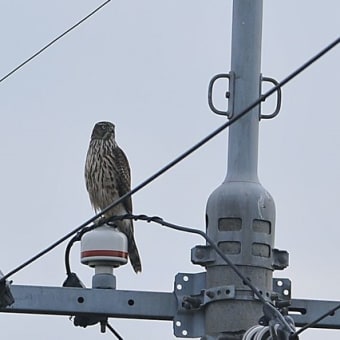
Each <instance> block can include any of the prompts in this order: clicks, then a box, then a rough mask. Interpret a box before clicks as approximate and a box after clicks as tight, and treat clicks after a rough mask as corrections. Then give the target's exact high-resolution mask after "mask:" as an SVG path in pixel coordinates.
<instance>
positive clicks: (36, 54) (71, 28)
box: [0, 0, 111, 83]
mask: <svg viewBox="0 0 340 340" xmlns="http://www.w3.org/2000/svg"><path fill="white" fill-rule="evenodd" d="M110 1H111V0H107V1H105V2H104V3H102V4H101V5H100V6H98V7H97V8H96V9H94V10H93V11H92V12H91V13H90V14H88V15H87V16H86V17H84V18H83V19H81V20H80V21H78V22H77V23H76V24H74V25H73V26H72V27H70V28H69V29H68V30H66V31H65V32H64V33H62V34H60V35H59V36H58V37H56V38H55V39H53V40H52V41H51V42H49V43H48V44H47V45H45V46H44V47H43V48H41V49H40V50H39V51H38V52H36V53H34V54H33V55H32V56H31V57H29V58H28V59H26V60H25V61H24V62H22V63H21V64H20V65H18V66H17V67H15V68H14V69H13V70H12V71H10V72H8V73H7V74H6V75H5V76H3V77H2V78H1V79H0V83H1V82H3V81H4V80H5V79H7V78H8V77H10V76H11V75H12V74H14V73H15V72H17V71H18V70H20V69H21V68H22V67H23V66H25V65H26V64H27V63H29V62H30V61H31V60H33V59H34V58H35V57H37V56H38V55H39V54H41V53H42V52H44V51H45V50H46V49H48V48H49V47H50V46H52V45H53V44H54V43H56V42H57V41H58V40H60V39H61V38H63V37H64V36H65V35H66V34H68V33H70V32H71V31H72V30H74V29H75V28H76V27H78V26H79V25H80V24H82V23H83V22H84V21H86V20H87V19H89V18H90V17H91V16H92V15H94V14H95V13H97V12H98V11H99V10H100V9H102V8H103V7H104V6H105V5H107V4H108V3H109V2H110Z"/></svg>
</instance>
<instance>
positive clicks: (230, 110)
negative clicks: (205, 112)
mask: <svg viewBox="0 0 340 340" xmlns="http://www.w3.org/2000/svg"><path fill="white" fill-rule="evenodd" d="M222 78H227V79H228V80H229V91H227V92H226V94H225V97H226V98H227V99H228V111H222V110H219V109H217V108H216V106H215V105H214V102H213V99H212V93H213V89H214V84H215V82H216V80H218V79H222ZM234 85H235V73H234V72H232V71H231V72H229V74H227V73H220V74H217V75H216V76H214V77H212V78H211V80H210V82H209V87H208V104H209V107H210V110H211V111H213V112H214V113H216V114H218V115H223V116H227V117H228V118H231V117H232V115H233V112H234Z"/></svg>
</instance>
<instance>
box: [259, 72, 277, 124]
mask: <svg viewBox="0 0 340 340" xmlns="http://www.w3.org/2000/svg"><path fill="white" fill-rule="evenodd" d="M262 82H269V83H272V84H273V85H274V86H278V85H279V83H278V81H277V80H275V79H274V78H269V77H261V85H262ZM261 93H262V91H261ZM276 93H277V100H276V108H275V111H274V112H273V113H270V114H260V119H272V118H274V117H276V116H277V115H278V114H279V112H280V109H281V98H282V92H281V88H280V87H278V88H277V90H276ZM263 101H265V99H263Z"/></svg>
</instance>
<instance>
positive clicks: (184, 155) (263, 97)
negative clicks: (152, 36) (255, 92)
mask: <svg viewBox="0 0 340 340" xmlns="http://www.w3.org/2000/svg"><path fill="white" fill-rule="evenodd" d="M109 1H110V0H109ZM102 6H103V5H102ZM339 43H340V37H339V38H337V39H336V40H335V41H333V42H332V43H331V44H329V45H328V46H326V47H325V48H324V49H323V50H321V51H320V52H319V53H317V54H316V55H315V56H313V57H312V58H311V59H309V60H308V61H307V62H306V63H304V64H303V65H301V66H300V67H299V68H298V69H296V70H295V71H294V72H292V73H291V74H290V75H288V76H287V77H286V78H284V79H283V80H282V81H280V82H278V83H277V85H275V86H273V87H272V88H271V89H270V90H268V91H267V92H266V93H265V94H263V95H261V96H260V97H259V98H258V99H257V100H255V101H254V102H253V103H252V104H251V105H249V106H248V107H246V108H245V109H244V110H242V111H241V112H240V113H239V114H237V115H235V116H234V117H233V118H231V119H230V120H229V121H227V122H226V123H224V124H222V125H221V126H220V127H219V128H217V129H216V130H214V131H213V132H211V133H210V134H209V135H207V136H206V137H204V138H203V139H202V140H200V141H199V142H198V143H196V144H195V145H193V146H192V147H191V148H189V149H188V150H187V151H185V152H184V153H182V154H181V155H179V156H178V157H177V158H175V159H174V160H173V161H171V162H170V163H168V164H167V165H166V166H164V167H163V168H161V169H160V170H159V171H157V172H156V173H155V174H153V175H152V176H150V177H149V178H147V179H146V180H145V181H144V182H142V183H140V184H139V185H137V186H136V187H135V188H133V189H132V190H130V191H129V192H127V193H126V194H125V195H123V196H121V197H120V198H119V199H118V200H116V201H114V202H113V203H111V204H110V205H109V206H107V207H106V208H105V209H103V210H102V211H100V212H99V213H97V214H96V215H94V216H93V217H91V218H90V219H88V220H87V221H85V222H84V223H82V224H81V225H80V226H78V227H77V228H75V229H74V230H72V231H70V232H69V233H68V234H66V235H65V236H63V237H62V238H60V239H59V240H58V241H56V242H54V243H53V244H51V245H50V246H49V247H47V248H46V249H44V250H42V251H41V252H39V253H38V254H36V255H35V256H33V257H32V258H30V259H29V260H27V261H25V262H24V263H22V264H21V265H19V266H18V267H16V268H14V269H13V270H12V271H10V272H9V273H7V274H6V275H4V276H3V277H2V278H1V279H0V282H4V281H5V280H6V279H8V278H9V277H10V276H12V275H13V274H15V273H17V272H18V271H20V270H22V269H23V268H25V267H27V266H28V265H30V264H31V263H33V262H34V261H36V260H37V259H39V258H40V257H42V256H43V255H45V254H47V253H48V252H50V251H51V250H52V249H54V248H56V247H57V246H58V245H60V244H61V243H63V242H64V241H65V240H67V239H68V238H69V237H71V236H72V235H74V234H76V233H77V232H78V231H79V230H81V229H82V228H84V227H86V226H88V225H89V224H91V223H92V222H95V221H96V220H97V219H99V218H100V217H101V216H102V215H104V214H105V213H106V212H108V211H109V210H111V209H112V208H113V207H115V206H117V205H118V204H120V203H121V202H123V201H124V200H125V199H126V198H128V197H130V196H132V195H134V194H135V193H137V192H138V191H140V190H141V189H143V188H144V187H146V186H147V185H149V184H150V183H151V182H153V181H154V180H155V179H157V178H158V177H160V176H161V175H163V174H164V173H165V172H167V171H168V170H170V169H171V168H173V167H174V166H175V165H177V164H178V163H180V162H181V161H182V160H184V159H185V158H187V157H188V156H189V155H191V154H192V153H193V152H195V151H196V150H198V149H199V148H201V147H202V146H203V145H205V144H206V143H208V142H209V141H210V140H211V139H213V138H214V137H216V136H217V135H218V134H220V133H221V132H222V131H224V130H225V129H226V128H228V127H229V126H231V125H232V124H234V123H236V122H237V121H238V120H239V119H240V118H242V117H243V116H245V115H246V114H247V113H248V112H249V111H251V110H252V109H253V108H254V107H256V106H257V105H259V104H260V103H261V102H263V101H265V100H266V99H267V98H268V97H269V96H271V95H272V94H273V93H275V92H276V91H277V90H278V89H280V88H281V87H283V86H285V85H286V84H287V83H288V82H290V81H291V80H292V79H293V78H295V77H296V76H298V75H299V74H300V73H301V72H303V71H304V70H306V69H307V68H308V67H309V66H311V65H312V64H313V63H314V62H316V61H317V60H318V59H320V58H321V57H323V56H324V55H325V54H326V53H328V52H329V51H330V50H332V49H333V48H334V47H335V46H336V45H337V44H339Z"/></svg>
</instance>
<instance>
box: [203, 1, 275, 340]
mask: <svg viewBox="0 0 340 340" xmlns="http://www.w3.org/2000/svg"><path fill="white" fill-rule="evenodd" d="M261 33H262V0H234V3H233V24H232V58H231V71H232V72H233V74H234V76H235V77H234V91H232V92H231V96H233V97H232V99H233V102H234V105H233V106H234V110H233V112H232V114H233V115H237V114H238V112H241V111H242V110H243V109H244V108H245V107H247V106H248V105H249V104H251V103H252V102H254V101H255V100H256V99H258V98H259V96H260V78H261V74H260V67H261ZM259 116H260V108H259V107H257V108H255V109H253V110H252V111H251V112H249V113H248V114H247V115H245V116H244V117H243V118H242V119H240V120H239V121H237V123H235V124H233V125H232V126H231V127H230V130H229V145H228V171H227V176H226V179H225V181H224V182H223V183H222V184H221V185H220V186H219V187H218V188H217V189H216V190H215V191H214V192H213V193H212V194H211V195H210V197H209V199H208V203H207V209H206V216H207V233H208V235H209V236H210V237H211V238H212V239H213V240H214V241H215V242H216V243H217V244H218V246H219V247H220V249H221V250H222V251H223V252H224V253H225V254H226V255H227V256H228V257H229V259H230V260H231V261H232V262H233V263H234V264H235V265H236V266H237V267H238V268H239V270H240V271H241V272H242V273H243V275H244V276H246V277H248V278H250V279H251V281H252V283H253V285H254V286H255V287H257V288H258V289H259V290H260V291H261V292H262V293H263V295H264V296H265V297H269V296H270V293H271V289H272V271H273V267H272V264H273V258H272V249H273V243H274V229H275V205H274V201H273V199H272V197H271V196H270V194H269V193H268V192H267V191H266V190H265V189H264V188H263V187H262V185H261V184H260V183H259V180H258V176H257V164H258V130H259ZM206 268H207V279H206V287H207V288H208V289H214V290H215V291H217V293H218V292H219V291H221V292H223V291H224V290H225V289H229V288H227V287H230V286H233V287H234V290H235V292H236V293H235V298H234V299H229V300H227V299H226V300H223V299H220V300H218V301H215V302H213V303H210V304H209V305H208V306H207V307H206V312H205V329H206V337H205V338H204V339H209V340H210V339H223V340H227V339H228V340H229V339H241V338H242V335H243V333H244V332H245V331H246V330H247V329H249V328H250V327H251V326H253V325H255V324H257V321H258V319H259V318H260V317H261V315H262V305H261V303H260V302H259V301H258V300H256V299H255V298H254V294H253V292H252V291H251V290H250V289H249V287H247V286H245V285H244V283H243V282H242V280H240V278H239V277H238V276H237V275H235V273H234V272H233V270H232V269H231V268H230V267H229V266H228V265H227V264H226V263H225V262H224V261H222V259H220V258H219V257H218V258H216V260H215V261H214V262H212V263H208V264H206Z"/></svg>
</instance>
